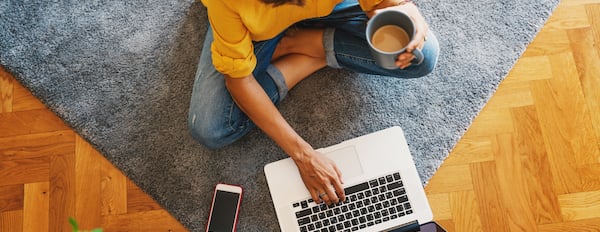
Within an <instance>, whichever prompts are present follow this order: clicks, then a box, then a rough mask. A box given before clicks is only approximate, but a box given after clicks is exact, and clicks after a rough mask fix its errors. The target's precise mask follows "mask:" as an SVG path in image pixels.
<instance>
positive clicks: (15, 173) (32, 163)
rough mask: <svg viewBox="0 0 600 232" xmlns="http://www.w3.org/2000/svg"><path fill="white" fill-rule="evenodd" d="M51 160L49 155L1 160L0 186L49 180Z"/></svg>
mask: <svg viewBox="0 0 600 232" xmlns="http://www.w3.org/2000/svg"><path fill="white" fill-rule="evenodd" d="M49 162H50V159H49V158H48V157H39V158H32V159H20V160H6V161H0V186H5V185H15V184H23V183H31V182H44V181H48V178H49V172H50V164H49Z"/></svg>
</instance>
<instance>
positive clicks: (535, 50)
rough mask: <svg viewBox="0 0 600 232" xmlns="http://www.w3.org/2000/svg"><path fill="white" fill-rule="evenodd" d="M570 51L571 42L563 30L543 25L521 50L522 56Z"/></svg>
mask: <svg viewBox="0 0 600 232" xmlns="http://www.w3.org/2000/svg"><path fill="white" fill-rule="evenodd" d="M552 17H554V16H552ZM552 17H551V18H552ZM570 51H571V43H570V42H569V37H568V36H567V32H566V31H565V30H556V29H550V28H547V27H543V28H542V29H541V30H540V32H539V33H538V35H537V36H536V37H535V38H534V39H533V42H531V44H529V46H528V47H527V49H526V50H525V52H523V57H532V56H548V55H553V54H560V53H565V52H570Z"/></svg>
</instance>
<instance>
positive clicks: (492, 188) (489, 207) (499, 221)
mask: <svg viewBox="0 0 600 232" xmlns="http://www.w3.org/2000/svg"><path fill="white" fill-rule="evenodd" d="M470 168H471V173H472V174H473V189H474V191H475V195H476V197H477V202H478V203H479V205H481V206H485V207H480V209H479V210H480V212H479V215H480V218H481V225H482V228H483V231H509V228H508V223H507V220H506V214H505V212H506V209H505V208H504V205H503V204H502V199H501V196H500V193H501V192H502V191H503V189H501V188H500V186H499V184H498V181H499V178H498V176H497V175H496V164H495V163H494V162H480V163H472V164H471V165H470Z"/></svg>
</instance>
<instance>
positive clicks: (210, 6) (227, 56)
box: [202, 0, 256, 78]
mask: <svg viewBox="0 0 600 232" xmlns="http://www.w3.org/2000/svg"><path fill="white" fill-rule="evenodd" d="M202 3H204V5H205V6H206V8H207V10H208V20H209V21H210V24H211V28H212V32H213V37H214V40H213V42H212V44H211V52H212V61H213V65H214V66H215V69H216V70H217V71H219V72H220V73H222V74H225V75H229V76H230V77H234V78H235V77H245V76H248V75H250V74H251V73H252V71H253V70H254V67H256V57H255V56H254V47H253V46H252V39H251V38H250V33H249V32H248V29H247V28H246V27H245V26H244V24H243V22H242V20H241V18H240V16H239V14H238V13H237V12H234V11H233V10H231V9H230V8H229V7H228V6H226V5H225V4H224V3H223V2H222V1H215V0H203V1H202Z"/></svg>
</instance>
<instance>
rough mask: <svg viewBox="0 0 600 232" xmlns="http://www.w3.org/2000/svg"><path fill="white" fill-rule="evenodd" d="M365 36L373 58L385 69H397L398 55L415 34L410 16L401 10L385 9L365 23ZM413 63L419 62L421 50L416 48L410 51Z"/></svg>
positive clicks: (421, 54)
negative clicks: (413, 57)
mask: <svg viewBox="0 0 600 232" xmlns="http://www.w3.org/2000/svg"><path fill="white" fill-rule="evenodd" d="M365 33H366V38H367V42H368V43H369V47H370V49H371V54H372V55H373V59H374V60H375V61H376V62H377V64H378V65H379V66H381V67H383V68H386V69H397V68H398V66H396V60H397V59H398V55H400V54H402V53H404V52H406V46H407V45H408V44H409V43H410V41H411V40H412V39H413V37H414V36H415V34H416V27H415V25H414V23H413V21H412V20H411V18H410V17H409V16H408V15H406V14H404V13H403V12H401V11H397V10H385V11H381V12H379V13H377V14H375V16H373V17H372V18H371V19H370V20H369V22H368V23H367V30H366V32H365ZM412 53H413V55H415V59H413V60H412V61H411V63H413V64H417V65H418V64H421V63H422V62H423V59H424V55H423V52H422V51H421V50H420V49H419V48H416V49H414V50H413V51H412Z"/></svg>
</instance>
